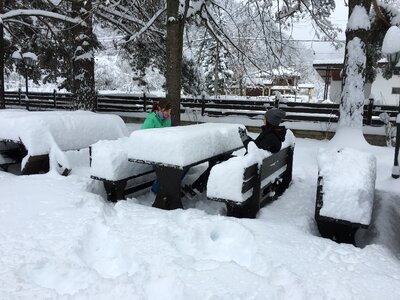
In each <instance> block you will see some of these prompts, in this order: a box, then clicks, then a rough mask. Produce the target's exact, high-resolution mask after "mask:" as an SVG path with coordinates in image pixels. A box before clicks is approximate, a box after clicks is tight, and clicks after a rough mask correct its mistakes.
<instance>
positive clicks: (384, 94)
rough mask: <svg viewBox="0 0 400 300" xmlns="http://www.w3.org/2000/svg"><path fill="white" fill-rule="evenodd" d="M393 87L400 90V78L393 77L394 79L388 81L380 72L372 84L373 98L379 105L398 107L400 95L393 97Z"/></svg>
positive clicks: (397, 76)
mask: <svg viewBox="0 0 400 300" xmlns="http://www.w3.org/2000/svg"><path fill="white" fill-rule="evenodd" d="M393 87H399V88H400V76H399V75H393V77H392V78H390V79H389V80H386V79H384V78H383V77H382V75H381V73H380V72H379V73H378V75H377V76H376V79H375V81H374V82H373V83H372V90H371V97H373V98H374V99H375V103H377V104H384V105H398V104H399V95H392V88H393Z"/></svg>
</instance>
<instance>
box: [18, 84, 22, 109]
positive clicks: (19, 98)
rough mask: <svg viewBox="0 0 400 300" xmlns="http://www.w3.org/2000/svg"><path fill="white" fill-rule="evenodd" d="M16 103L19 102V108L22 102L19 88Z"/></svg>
mask: <svg viewBox="0 0 400 300" xmlns="http://www.w3.org/2000/svg"><path fill="white" fill-rule="evenodd" d="M18 102H19V105H20V106H21V105H22V100H21V88H19V89H18Z"/></svg>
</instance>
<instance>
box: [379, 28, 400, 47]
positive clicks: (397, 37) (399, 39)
mask: <svg viewBox="0 0 400 300" xmlns="http://www.w3.org/2000/svg"><path fill="white" fill-rule="evenodd" d="M399 51H400V28H399V27H397V26H392V27H390V28H389V30H388V31H387V32H386V35H385V38H384V39H383V43H382V52H383V53H384V54H391V53H396V52H399Z"/></svg>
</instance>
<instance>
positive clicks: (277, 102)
mask: <svg viewBox="0 0 400 300" xmlns="http://www.w3.org/2000/svg"><path fill="white" fill-rule="evenodd" d="M274 106H275V108H279V97H278V95H276V96H275V103H274Z"/></svg>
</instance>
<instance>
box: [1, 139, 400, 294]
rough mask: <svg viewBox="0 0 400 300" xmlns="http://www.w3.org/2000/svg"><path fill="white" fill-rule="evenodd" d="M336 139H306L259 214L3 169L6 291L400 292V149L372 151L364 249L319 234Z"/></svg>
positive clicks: (81, 177) (84, 178)
mask: <svg viewBox="0 0 400 300" xmlns="http://www.w3.org/2000/svg"><path fill="white" fill-rule="evenodd" d="M325 146H327V142H326V141H315V140H309V139H297V140H296V150H295V153H294V155H295V157H294V170H293V171H294V173H293V181H292V184H291V186H290V187H289V189H288V190H287V191H286V192H285V193H284V194H283V195H282V196H281V197H280V198H279V199H278V200H277V201H275V202H273V203H271V204H270V205H268V206H267V207H264V208H263V209H262V210H261V211H260V213H259V214H258V216H257V219H255V220H250V219H235V218H229V217H225V216H223V215H218V214H219V213H221V210H220V208H218V207H216V206H213V205H214V204H218V203H214V202H212V203H209V202H206V201H205V200H202V199H199V200H198V201H197V202H195V203H191V202H188V201H187V202H185V203H184V205H185V207H186V208H187V207H189V209H185V210H181V209H178V210H173V211H165V210H159V209H155V208H152V207H150V206H151V203H152V201H153V200H154V196H153V195H152V194H151V193H146V194H144V195H142V196H137V197H136V198H131V199H128V200H127V201H120V202H118V203H116V204H114V203H108V202H105V201H104V200H103V198H102V197H100V196H99V194H102V192H101V190H102V188H101V185H100V184H97V183H96V181H92V180H90V179H89V177H88V174H86V175H85V173H84V172H83V169H82V173H80V174H72V175H71V176H69V177H62V176H59V175H57V174H55V173H49V174H44V175H32V176H18V177H17V176H14V175H11V174H8V173H4V172H0V191H1V197H0V202H1V209H0V235H1V239H2V243H0V254H1V256H0V257H1V259H0V269H1V274H0V298H1V299H78V300H79V299H85V300H86V299H116V298H118V299H175V300H181V299H182V300H183V299H194V300H196V299H243V300H245V299H332V298H335V299H381V298H384V299H399V298H400V284H399V283H400V262H399V258H400V247H399V243H398V240H399V236H400V230H399V228H400V209H399V205H398V197H399V194H400V186H399V185H398V181H396V180H394V179H392V178H391V177H390V167H391V164H392V162H393V160H392V159H393V149H389V148H383V147H371V148H370V150H371V151H372V152H373V153H374V154H375V156H376V157H377V166H378V168H377V171H378V172H377V181H376V190H377V193H376V195H377V197H376V200H375V204H376V207H375V208H374V214H373V217H372V225H371V228H370V230H368V231H367V233H366V239H365V240H364V242H365V245H364V247H363V248H356V247H354V246H352V245H346V244H336V243H335V242H333V241H331V240H328V239H323V238H321V237H319V236H318V233H317V228H316V225H315V221H314V208H315V191H316V179H317V171H318V169H317V161H316V156H317V151H318V149H319V148H322V147H325ZM86 155H87V152H86ZM86 159H87V156H86ZM70 160H71V161H73V160H72V159H70ZM75 163H76V164H79V165H81V164H82V163H81V161H80V160H79V159H78V158H77V159H76V161H75ZM86 168H88V167H86ZM74 170H76V168H75V166H74ZM222 213H224V212H223V210H222Z"/></svg>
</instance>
